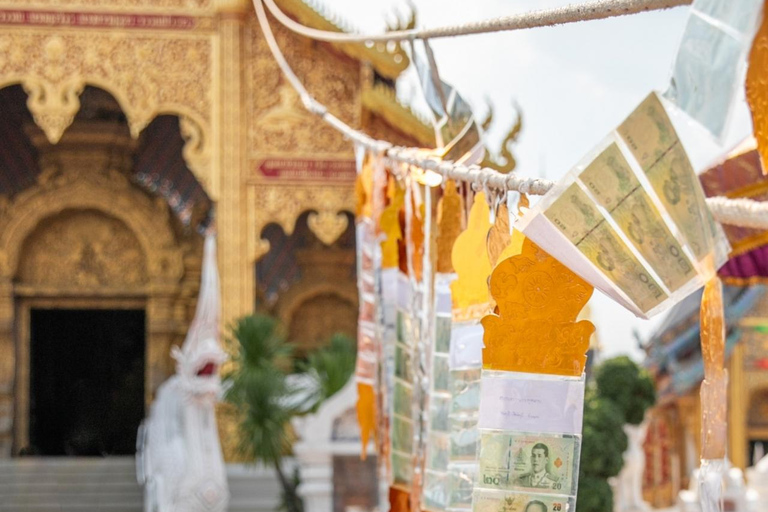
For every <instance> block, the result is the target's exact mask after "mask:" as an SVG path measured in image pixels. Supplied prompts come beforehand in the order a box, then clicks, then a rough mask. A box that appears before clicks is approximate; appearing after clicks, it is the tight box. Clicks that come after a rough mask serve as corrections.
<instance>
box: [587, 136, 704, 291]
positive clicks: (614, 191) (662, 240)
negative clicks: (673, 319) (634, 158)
mask: <svg viewBox="0 0 768 512" xmlns="http://www.w3.org/2000/svg"><path fill="white" fill-rule="evenodd" d="M579 180H580V181H581V182H582V183H584V185H586V187H587V188H588V189H589V190H590V192H592V194H593V196H594V197H595V199H596V200H597V202H598V203H599V204H600V205H601V206H603V207H604V208H605V209H606V210H608V212H609V213H610V215H611V217H612V218H613V219H614V220H615V221H616V223H617V224H618V225H619V227H620V228H621V230H622V231H623V232H624V234H625V235H626V236H627V237H628V238H629V239H630V240H631V241H632V243H633V244H634V246H635V247H636V248H637V250H638V252H639V253H640V255H641V256H642V257H643V258H645V260H646V261H647V262H648V263H649V264H650V265H651V267H653V269H654V270H655V271H656V273H657V274H658V276H659V278H660V279H661V280H662V282H664V284H665V285H666V286H667V288H669V289H670V290H677V289H678V288H680V287H682V286H683V285H684V284H685V283H687V282H688V281H689V280H690V279H691V278H693V277H694V276H695V275H696V270H695V268H694V266H693V264H692V263H691V262H690V260H689V259H688V257H687V256H686V255H685V253H684V252H683V249H682V247H681V245H680V243H679V242H678V241H677V240H676V239H675V237H674V235H673V234H672V232H671V231H670V230H669V228H668V227H667V225H666V223H665V222H664V219H663V218H662V216H661V213H660V212H659V210H658V209H657V208H656V206H655V205H654V204H653V201H652V200H651V197H650V196H649V195H648V193H647V192H646V191H645V190H644V189H643V188H642V185H641V184H640V180H638V179H637V176H635V175H634V173H633V172H632V169H631V168H630V166H629V163H628V162H627V160H626V159H625V158H624V155H622V153H621V150H620V149H619V147H618V145H616V144H615V143H614V144H611V145H610V146H608V147H607V148H606V149H605V150H604V151H603V152H602V153H600V155H598V156H597V158H595V159H594V160H593V161H592V162H591V163H590V164H589V166H587V168H586V169H585V170H584V171H583V172H582V173H581V174H580V175H579Z"/></svg>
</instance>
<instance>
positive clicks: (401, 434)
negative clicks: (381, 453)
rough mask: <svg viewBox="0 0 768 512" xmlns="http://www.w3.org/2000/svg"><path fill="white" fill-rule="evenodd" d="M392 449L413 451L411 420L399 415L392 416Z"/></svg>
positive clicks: (404, 451)
mask: <svg viewBox="0 0 768 512" xmlns="http://www.w3.org/2000/svg"><path fill="white" fill-rule="evenodd" d="M391 435H392V450H393V451H398V452H403V453H413V422H412V421H411V420H409V419H405V418H402V417H400V416H397V415H395V416H393V417H392V431H391Z"/></svg>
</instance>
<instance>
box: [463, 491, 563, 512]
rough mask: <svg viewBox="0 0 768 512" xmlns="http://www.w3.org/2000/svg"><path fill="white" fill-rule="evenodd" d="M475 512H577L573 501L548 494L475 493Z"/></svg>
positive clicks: (473, 508)
mask: <svg viewBox="0 0 768 512" xmlns="http://www.w3.org/2000/svg"><path fill="white" fill-rule="evenodd" d="M473 503H474V505H473V507H472V510H473V512H575V510H576V508H575V506H574V503H573V501H572V500H571V499H569V498H565V497H563V496H549V495H546V494H524V493H519V494H518V493H511V492H499V491H475V497H474V501H473Z"/></svg>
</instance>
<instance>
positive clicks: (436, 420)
mask: <svg viewBox="0 0 768 512" xmlns="http://www.w3.org/2000/svg"><path fill="white" fill-rule="evenodd" d="M451 401H452V398H451V396H450V395H438V394H436V393H433V394H432V395H430V397H429V428H430V430H432V431H434V432H445V433H448V432H450V431H451V424H450V420H449V415H450V414H451Z"/></svg>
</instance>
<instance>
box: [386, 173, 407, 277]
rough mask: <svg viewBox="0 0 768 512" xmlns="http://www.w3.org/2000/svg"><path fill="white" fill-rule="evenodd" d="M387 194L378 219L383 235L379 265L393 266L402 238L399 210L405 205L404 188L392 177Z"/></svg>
mask: <svg viewBox="0 0 768 512" xmlns="http://www.w3.org/2000/svg"><path fill="white" fill-rule="evenodd" d="M387 196H388V197H389V204H388V205H387V206H386V207H385V208H384V211H383V212H382V214H381V221H380V225H381V232H382V234H383V235H384V239H383V240H382V241H381V266H382V268H395V267H397V266H398V263H399V261H400V241H401V240H402V238H403V231H402V228H401V227H400V212H401V211H402V209H403V206H404V205H405V190H404V189H402V188H400V187H398V186H397V183H396V182H395V180H394V179H390V180H389V186H388V192H387Z"/></svg>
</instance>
